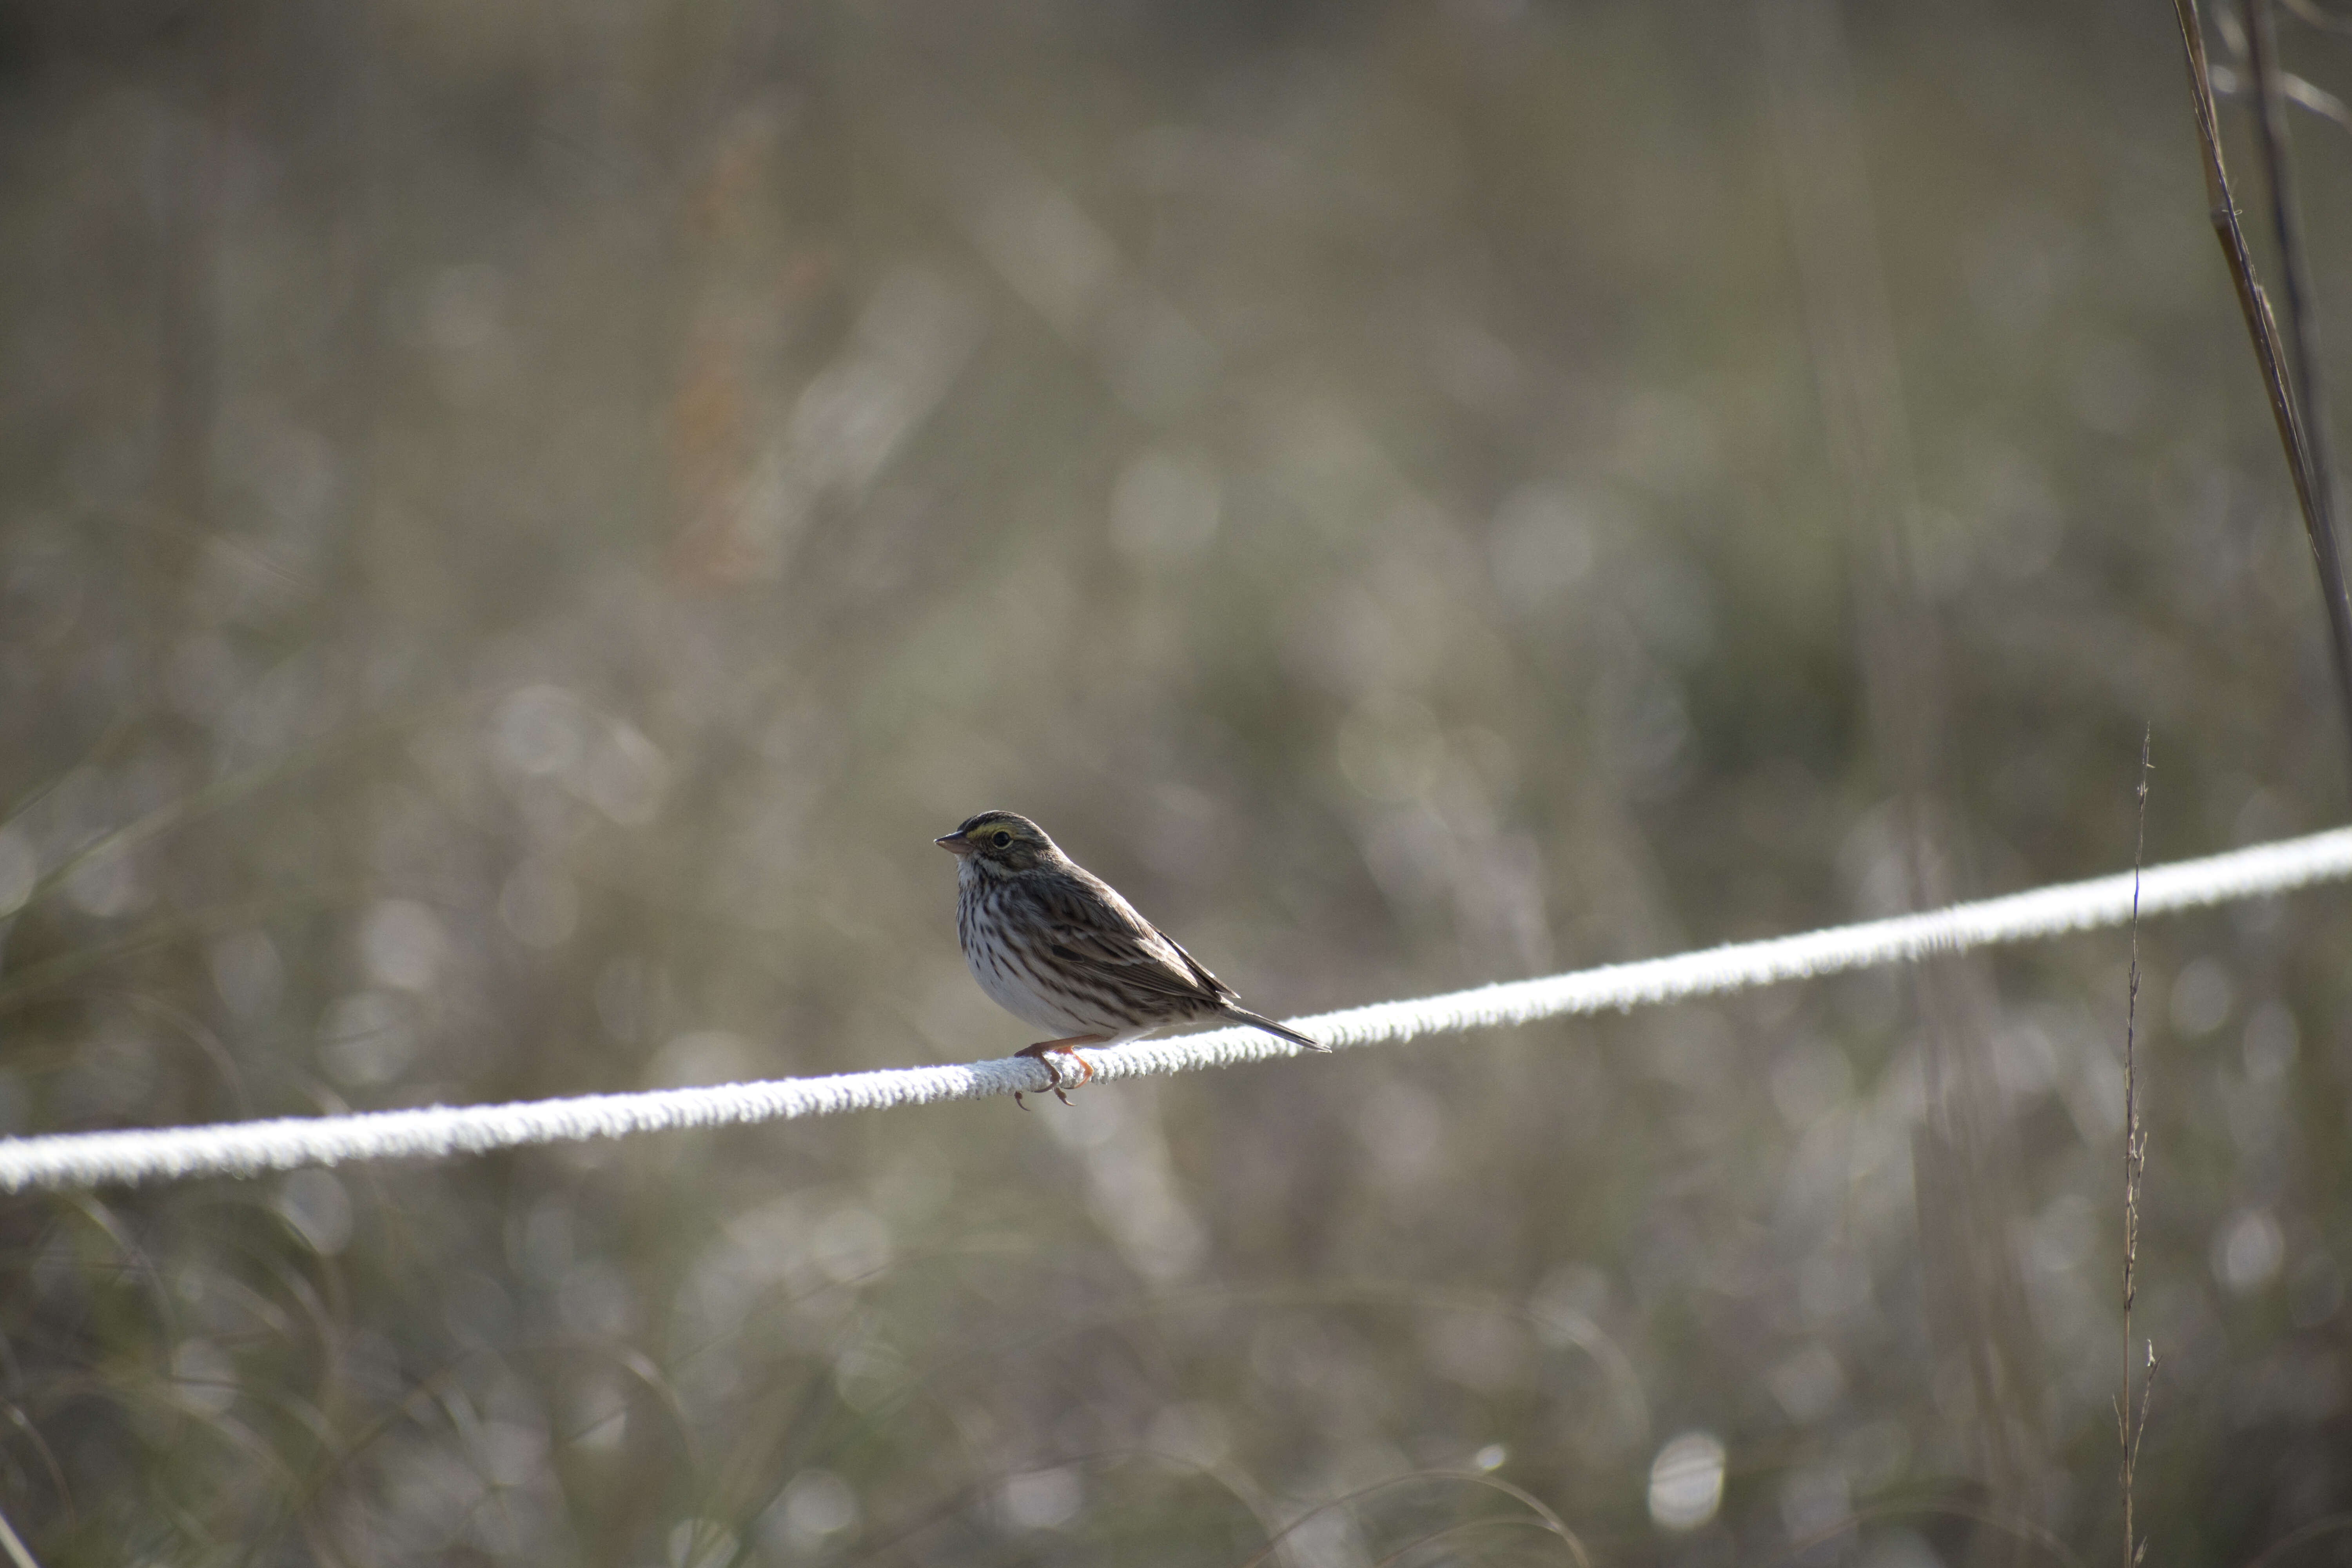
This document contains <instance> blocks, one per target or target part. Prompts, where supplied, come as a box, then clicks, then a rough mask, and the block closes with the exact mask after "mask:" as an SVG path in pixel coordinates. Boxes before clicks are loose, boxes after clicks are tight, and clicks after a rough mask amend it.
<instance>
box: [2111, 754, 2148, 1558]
mask: <svg viewBox="0 0 2352 1568" xmlns="http://www.w3.org/2000/svg"><path fill="white" fill-rule="evenodd" d="M2149 734H2150V731H2147V730H2143V731H2140V737H2139V790H2138V797H2139V828H2138V832H2137V835H2136V836H2135V837H2134V838H2133V841H2132V921H2131V993H2130V995H2129V997H2128V999H2127V1000H2126V1002H2125V1004H2124V1391H2123V1395H2122V1397H2121V1398H2119V1399H2117V1400H2116V1442H2117V1443H2118V1444H2120V1445H2121V1447H2122V1448H2123V1460H2122V1481H2123V1494H2124V1568H2138V1563H2139V1560H2140V1558H2141V1557H2143V1556H2145V1555H2146V1554H2147V1542H2145V1541H2142V1540H2138V1539H2137V1534H2136V1527H2135V1525H2134V1523H2133V1520H2132V1479H2133V1477H2134V1476H2135V1474H2136V1473H2137V1471H2138V1469H2139V1446H2140V1439H2141V1438H2143V1437H2145V1436H2147V1399H2148V1395H2149V1394H2150V1393H2152V1392H2153V1391H2154V1389H2155V1386H2156V1342H2155V1341H2153V1340H2150V1341H2149V1342H2148V1343H2147V1361H2146V1363H2144V1365H2143V1368H2142V1370H2141V1376H2140V1388H2139V1401H2138V1405H2137V1409H2135V1408H2134V1405H2133V1402H2132V1302H2133V1300H2135V1299H2136V1298H2137V1295H2138V1294H2139V1190H2140V1179H2141V1178H2142V1177H2143V1176H2145V1175H2146V1174H2147V1128H2146V1127H2145V1126H2144V1125H2142V1123H2141V1121H2140V1113H2139V1061H2138V1057H2137V1050H2136V1040H2135V1037H2136V1036H2137V1032H2138V1026H2139V870H2140V863H2141V859H2142V857H2143V856H2144V854H2145V853H2146V850H2147V774H2148V760H2147V749H2148V739H2149Z"/></svg>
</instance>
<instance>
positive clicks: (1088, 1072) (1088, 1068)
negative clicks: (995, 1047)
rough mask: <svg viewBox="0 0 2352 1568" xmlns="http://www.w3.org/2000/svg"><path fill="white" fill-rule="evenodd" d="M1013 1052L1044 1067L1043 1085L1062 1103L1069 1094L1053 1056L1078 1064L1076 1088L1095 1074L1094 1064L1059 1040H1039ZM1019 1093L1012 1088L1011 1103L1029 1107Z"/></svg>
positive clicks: (1058, 1064) (1066, 1102)
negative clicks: (1065, 1058) (1066, 1058)
mask: <svg viewBox="0 0 2352 1568" xmlns="http://www.w3.org/2000/svg"><path fill="white" fill-rule="evenodd" d="M1013 1055H1014V1056H1019V1057H1027V1058H1030V1059H1031V1060H1033V1061H1034V1062H1035V1063H1036V1064H1037V1065H1038V1066H1039V1067H1042V1068H1045V1087H1046V1088H1048V1089H1052V1090H1053V1091H1054V1098H1055V1100H1060V1101H1061V1102H1062V1103H1063V1104H1064V1105H1067V1104H1069V1103H1070V1096H1069V1092H1068V1090H1067V1089H1065V1088H1064V1087H1063V1079H1062V1066H1061V1064H1060V1063H1059V1062H1057V1061H1055V1059H1054V1058H1055V1057H1057V1056H1062V1057H1068V1058H1071V1059H1073V1060H1074V1061H1076V1063H1077V1064H1078V1068H1079V1072H1078V1078H1077V1083H1076V1087H1078V1088H1081V1089H1083V1088H1085V1087H1086V1085H1087V1083H1088V1082H1090V1081H1091V1080H1092V1079H1093V1078H1094V1076H1095V1064H1094V1063H1092V1062H1090V1061H1088V1060H1087V1058H1084V1057H1082V1056H1080V1055H1078V1053H1077V1052H1076V1051H1075V1050H1073V1049H1071V1048H1070V1047H1067V1046H1066V1045H1064V1044H1062V1043H1061V1042H1060V1041H1059V1040H1040V1041H1038V1042H1037V1043H1036V1044H1035V1045H1034V1046H1026V1047H1023V1048H1022V1049H1020V1050H1018V1051H1015V1052H1013ZM1021 1095H1022V1091H1021V1090H1019V1089H1014V1090H1013V1104H1015V1105H1017V1106H1019V1107H1020V1108H1021V1109H1022V1110H1028V1109H1029V1102H1028V1101H1027V1100H1024V1099H1022V1098H1021Z"/></svg>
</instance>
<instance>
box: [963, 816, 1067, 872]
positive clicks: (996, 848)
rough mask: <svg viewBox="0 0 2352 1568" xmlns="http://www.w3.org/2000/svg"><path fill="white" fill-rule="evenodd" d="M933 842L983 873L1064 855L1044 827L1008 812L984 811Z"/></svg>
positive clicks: (966, 866)
mask: <svg viewBox="0 0 2352 1568" xmlns="http://www.w3.org/2000/svg"><path fill="white" fill-rule="evenodd" d="M931 842H932V843H934V844H937V845H938V846H939V847H940V848H942V849H944V850H946V851H947V852H948V853H949V854H950V855H953V856H954V857H955V858H957V859H959V860H961V861H962V862H963V868H964V869H965V870H966V871H968V872H979V873H981V874H982V875H986V874H990V873H995V874H1000V875H1009V874H1012V873H1014V872H1019V871H1026V870H1029V869H1031V868H1034V867H1037V866H1045V865H1051V864H1053V863H1055V862H1056V861H1058V860H1060V859H1062V858H1063V855H1062V851H1061V850H1060V849H1059V848H1058V847H1055V843H1054V841H1053V840H1052V839H1050V838H1048V837H1045V829H1044V828H1042V827H1040V826H1037V825H1036V824H1035V823H1034V822H1032V821H1030V820H1029V819H1028V818H1027V817H1025V816H1014V815H1013V813H1012V812H1009V811H983V812H982V813H981V814H980V815H979V816H974V817H971V818H969V819H967V820H966V821H965V823H964V825H963V826H961V827H959V828H957V829H956V830H955V831H954V832H953V833H943V834H941V835H940V837H937V838H935V839H933V840H932V841H931Z"/></svg>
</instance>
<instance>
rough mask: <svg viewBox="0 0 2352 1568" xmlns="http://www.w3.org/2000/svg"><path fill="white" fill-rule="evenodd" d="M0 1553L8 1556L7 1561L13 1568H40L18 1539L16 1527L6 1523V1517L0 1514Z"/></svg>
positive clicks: (23, 1543)
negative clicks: (2, 1552)
mask: <svg viewBox="0 0 2352 1568" xmlns="http://www.w3.org/2000/svg"><path fill="white" fill-rule="evenodd" d="M0 1551H5V1552H6V1553H7V1554H8V1561H9V1563H11V1564H12V1565H13V1568H41V1565H40V1564H39V1563H37V1562H35V1561H34V1560H33V1554H32V1552H29V1551H27V1550H26V1546H25V1542H24V1541H23V1540H22V1539H21V1538H20V1537H18V1535H17V1534H16V1527H15V1526H14V1525H12V1524H10V1523H9V1522H8V1516H7V1515H6V1514H5V1513H0Z"/></svg>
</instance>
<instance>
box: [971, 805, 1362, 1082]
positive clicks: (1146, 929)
mask: <svg viewBox="0 0 2352 1568" xmlns="http://www.w3.org/2000/svg"><path fill="white" fill-rule="evenodd" d="M931 842H932V843H934V844H937V845H938V846H939V847H940V848H942V849H944V850H946V851H947V852H948V853H949V854H950V855H953V856H954V857H955V858H956V861H957V865H956V937H957V940H959V941H960V942H961V943H962V944H963V957H964V962H965V963H967V964H969V965H970V966H971V977H972V978H973V979H974V980H977V981H979V982H980V988H981V989H982V991H985V992H987V993H988V994H989V998H990V1000H992V1001H993V1002H994V1003H995V1004H996V1005H998V1006H1000V1007H1002V1008H1003V1009H1004V1010H1005V1011H1006V1012H1008V1013H1010V1014H1012V1015H1013V1016H1014V1017H1016V1018H1018V1019H1020V1020H1021V1021H1022V1022H1023V1023H1024V1024H1029V1025H1033V1026H1035V1027H1037V1028H1040V1029H1050V1030H1052V1031H1054V1034H1055V1037H1054V1038H1052V1039H1050V1040H1039V1041H1038V1042H1037V1043H1036V1044H1035V1045H1033V1046H1029V1047H1025V1048H1024V1049H1023V1050H1021V1051H1018V1052H1016V1053H1015V1054H1016V1055H1019V1056H1024V1057H1032V1058H1035V1059H1036V1060H1037V1061H1039V1062H1040V1063H1042V1064H1044V1066H1045V1072H1046V1075H1047V1076H1048V1078H1049V1079H1051V1080H1052V1088H1053V1090H1054V1095H1055V1098H1056V1099H1058V1100H1060V1101H1061V1102H1062V1103H1063V1104H1065V1105H1067V1104H1069V1103H1070V1097H1069V1096H1068V1095H1067V1094H1066V1093H1065V1092H1063V1090H1064V1085H1065V1079H1064V1078H1063V1071H1062V1068H1061V1066H1060V1065H1059V1064H1058V1063H1057V1062H1056V1061H1055V1058H1056V1057H1068V1058H1071V1059H1072V1060H1073V1061H1075V1062H1076V1063H1077V1065H1078V1068H1079V1069H1080V1070H1079V1072H1078V1076H1077V1078H1076V1081H1075V1083H1073V1084H1071V1085H1070V1087H1074V1088H1075V1087H1077V1086H1078V1085H1083V1084H1085V1083H1086V1082H1087V1080H1088V1079H1092V1078H1093V1077H1094V1076H1095V1068H1094V1064H1093V1063H1092V1062H1090V1061H1088V1060H1087V1058H1085V1057H1083V1056H1081V1055H1079V1054H1078V1050H1077V1047H1080V1046H1115V1045H1118V1044H1119V1043H1121V1042H1122V1041H1126V1040H1135V1039H1140V1038H1142V1037H1144V1036H1146V1035H1149V1034H1151V1033H1152V1032H1153V1031H1155V1030H1158V1029H1163V1028H1167V1027H1169V1026H1171V1025H1175V1024H1192V1023H1210V1022H1218V1023H1227V1024H1246V1025H1248V1026H1250V1027H1252V1028H1254V1029H1264V1030H1265V1032H1266V1033H1267V1034H1269V1035H1275V1036H1278V1037H1281V1038H1283V1039H1286V1040H1288V1041H1289V1042H1290V1043H1291V1044H1293V1045H1295V1046H1299V1047H1304V1048H1305V1049H1307V1050H1310V1051H1328V1050H1329V1049H1330V1048H1331V1047H1328V1046H1327V1045H1325V1044H1323V1043H1322V1042H1321V1041H1320V1040H1316V1039H1311V1038H1309V1037H1307V1036H1305V1035H1302V1034H1300V1033H1299V1032H1298V1031H1297V1030H1296V1029H1293V1028H1290V1027H1287V1026H1285V1025H1281V1024H1277V1023H1276V1022H1275V1021H1274V1020H1273V1019H1271V1018H1265V1017H1261V1016H1258V1015H1257V1014H1255V1013H1253V1012H1251V1011H1250V1010H1249V1009H1248V1008H1246V1007H1244V1006H1243V1005H1241V1004H1240V1003H1239V1001H1237V1000H1236V999H1235V997H1234V988H1233V987H1232V986H1230V985H1228V984H1225V983H1224V982H1223V981H1222V980H1220V979H1218V978H1217V977H1216V976H1215V975H1213V974H1212V973H1209V972H1208V971H1207V970H1206V969H1204V968H1202V965H1201V962H1200V960H1198V959H1196V958H1194V957H1193V956H1192V954H1191V953H1189V952H1185V951H1184V949H1183V948H1182V947H1181V946H1180V945H1179V944H1178V943H1177V942H1176V941H1175V939H1174V938H1172V937H1171V936H1169V935H1168V934H1167V933H1166V932H1165V931H1161V930H1160V928H1159V927H1157V926H1155V925H1153V924H1152V923H1151V922H1150V921H1148V920H1145V919H1144V918H1143V917H1142V916H1141V915H1139V914H1138V913H1136V911H1135V906H1134V905H1132V904H1130V903H1129V902H1128V901H1127V900H1125V899H1123V898H1121V897H1119V894H1118V889H1115V888H1113V887H1112V886H1111V885H1110V884H1109V883H1108V882H1106V881H1104V880H1103V879H1101V878H1100V877H1097V876H1096V875H1095V874H1094V873H1093V872H1091V871H1089V870H1087V868H1085V867H1083V866H1081V865H1079V864H1078V863H1077V862H1076V861H1075V860H1073V859H1071V858H1069V857H1068V856H1067V855H1065V854H1063V853H1062V850H1061V847H1060V846H1059V845H1057V844H1055V842H1054V841H1053V840H1052V839H1051V838H1048V837H1046V836H1045V829H1044V828H1042V827H1040V826H1037V825H1036V824H1035V823H1034V822H1032V821H1030V820H1029V819H1028V818H1027V817H1025V816H1016V815H1014V814H1013V813H1012V812H1009V811H983V812H981V813H980V814H979V815H977V816H971V817H968V818H966V819H965V821H964V824H963V826H961V827H959V828H957V829H956V830H955V831H954V832H953V833H943V834H941V835H940V837H937V838H935V839H933V840H932V841H931ZM1013 1103H1014V1104H1016V1105H1018V1106H1020V1107H1021V1109H1022V1110H1028V1109H1029V1107H1028V1104H1027V1102H1026V1101H1024V1100H1023V1099H1022V1098H1021V1095H1020V1093H1019V1092H1018V1091H1015V1092H1014V1094H1013Z"/></svg>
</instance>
